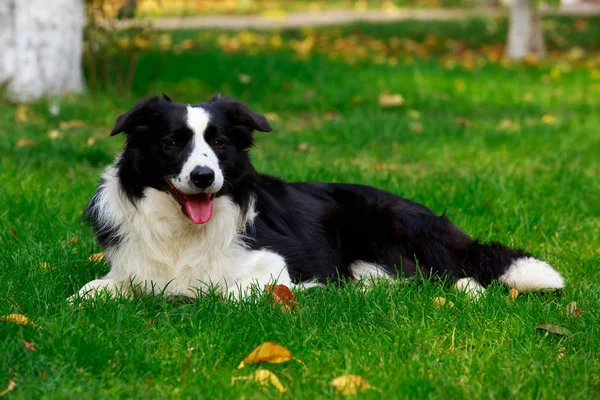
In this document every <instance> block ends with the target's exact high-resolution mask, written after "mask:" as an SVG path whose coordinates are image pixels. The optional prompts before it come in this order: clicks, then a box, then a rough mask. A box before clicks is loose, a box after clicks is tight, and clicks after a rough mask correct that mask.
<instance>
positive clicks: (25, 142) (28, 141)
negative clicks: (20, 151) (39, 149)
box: [17, 139, 37, 147]
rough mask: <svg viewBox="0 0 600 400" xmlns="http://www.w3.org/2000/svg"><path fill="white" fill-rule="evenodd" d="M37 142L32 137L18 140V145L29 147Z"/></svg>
mask: <svg viewBox="0 0 600 400" xmlns="http://www.w3.org/2000/svg"><path fill="white" fill-rule="evenodd" d="M36 144H37V142H36V141H35V140H32V139H20V140H17V147H29V146H35V145H36Z"/></svg>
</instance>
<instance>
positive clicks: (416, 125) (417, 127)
mask: <svg viewBox="0 0 600 400" xmlns="http://www.w3.org/2000/svg"><path fill="white" fill-rule="evenodd" d="M423 129H424V128H423V124H422V123H420V122H413V123H412V124H410V130H411V131H413V132H414V133H423Z"/></svg>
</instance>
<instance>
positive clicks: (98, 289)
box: [68, 279, 127, 303]
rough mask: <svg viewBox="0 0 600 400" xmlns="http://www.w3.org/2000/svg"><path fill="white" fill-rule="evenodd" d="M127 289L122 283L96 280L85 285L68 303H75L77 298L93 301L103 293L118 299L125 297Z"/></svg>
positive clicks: (110, 280)
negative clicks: (120, 296) (121, 296)
mask: <svg viewBox="0 0 600 400" xmlns="http://www.w3.org/2000/svg"><path fill="white" fill-rule="evenodd" d="M126 289H127V288H125V287H124V285H123V283H122V282H119V281H116V280H114V279H95V280H93V281H91V282H88V283H87V284H85V286H84V287H82V288H81V289H80V290H79V291H78V292H77V293H76V294H74V295H73V296H71V297H69V299H68V301H69V302H70V303H73V301H74V300H75V299H77V298H79V299H84V300H87V299H92V298H94V297H97V296H98V295H101V294H103V293H106V294H108V295H109V296H110V297H116V296H119V295H123V294H124V292H125V291H126Z"/></svg>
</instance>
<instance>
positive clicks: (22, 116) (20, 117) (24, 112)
mask: <svg viewBox="0 0 600 400" xmlns="http://www.w3.org/2000/svg"><path fill="white" fill-rule="evenodd" d="M15 121H16V122H27V121H29V108H27V106H24V105H22V104H21V105H18V106H17V109H16V110H15Z"/></svg>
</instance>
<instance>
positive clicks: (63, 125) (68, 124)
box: [58, 119, 85, 130]
mask: <svg viewBox="0 0 600 400" xmlns="http://www.w3.org/2000/svg"><path fill="white" fill-rule="evenodd" d="M84 125H85V122H83V121H81V120H78V119H72V120H70V121H61V122H60V123H59V124H58V126H59V127H60V129H62V130H66V129H73V128H81V127H82V126H84Z"/></svg>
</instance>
